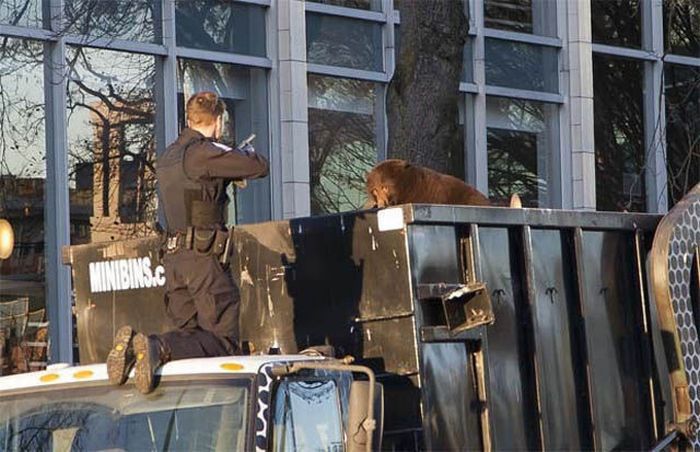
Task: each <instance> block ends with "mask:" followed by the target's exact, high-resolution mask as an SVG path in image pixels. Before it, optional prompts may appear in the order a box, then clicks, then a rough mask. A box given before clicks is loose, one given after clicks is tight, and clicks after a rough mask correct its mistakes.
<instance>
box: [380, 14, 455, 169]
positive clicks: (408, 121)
mask: <svg viewBox="0 0 700 452" xmlns="http://www.w3.org/2000/svg"><path fill="white" fill-rule="evenodd" d="M400 11H401V27H400V32H401V48H400V52H399V55H398V59H397V62H396V72H395V73H394V76H393V78H392V80H391V83H390V84H389V88H388V95H387V116H388V121H389V142H388V155H389V156H390V157H397V158H403V159H406V160H409V161H411V162H415V163H417V164H420V165H424V166H428V167H431V168H433V169H435V170H438V171H441V172H445V173H450V174H454V175H456V176H463V165H462V161H463V154H464V151H463V149H462V143H461V139H460V136H461V135H460V130H459V129H460V127H459V124H458V122H459V121H458V102H459V100H460V99H461V95H460V92H459V82H460V75H461V73H462V52H463V49H464V44H465V42H466V38H467V30H468V25H467V18H466V17H465V14H464V4H463V2H462V1H460V0H421V1H402V2H401V3H400Z"/></svg>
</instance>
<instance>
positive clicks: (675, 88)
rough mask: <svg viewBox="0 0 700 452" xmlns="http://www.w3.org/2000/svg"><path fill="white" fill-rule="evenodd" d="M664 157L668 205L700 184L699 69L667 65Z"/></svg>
mask: <svg viewBox="0 0 700 452" xmlns="http://www.w3.org/2000/svg"><path fill="white" fill-rule="evenodd" d="M664 71H665V74H664V77H665V81H666V91H665V93H666V146H667V148H666V156H667V159H668V162H667V168H668V196H669V203H670V205H673V204H674V203H676V202H678V201H680V199H681V198H683V195H685V194H686V193H687V192H688V191H689V190H690V189H691V188H693V186H694V185H695V184H697V183H698V182H700V68H696V67H688V66H675V65H670V64H667V65H665V68H664Z"/></svg>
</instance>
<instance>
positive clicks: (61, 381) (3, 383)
mask: <svg viewBox="0 0 700 452" xmlns="http://www.w3.org/2000/svg"><path fill="white" fill-rule="evenodd" d="M323 359H325V358H323V357H317V356H307V355H253V356H222V357H216V358H195V359H183V360H176V361H171V362H169V363H167V364H165V365H164V366H162V367H161V368H160V369H158V371H157V372H156V374H157V375H160V376H161V377H177V376H194V375H214V374H231V375H232V376H233V375H236V374H248V375H250V374H257V373H258V371H259V370H260V368H261V367H263V366H265V365H268V364H275V363H280V364H282V363H288V362H293V361H312V360H323ZM131 376H133V370H132V373H131V374H130V377H131ZM107 380H108V378H107V366H106V365H105V364H91V365H85V366H70V365H67V366H61V365H58V364H56V365H53V366H49V368H48V369H46V370H43V371H39V372H30V373H24V374H17V375H9V376H5V377H0V396H2V395H3V394H4V393H7V392H14V391H17V390H22V389H31V388H37V389H38V388H45V387H50V386H62V385H75V384H80V383H98V382H106V381H107Z"/></svg>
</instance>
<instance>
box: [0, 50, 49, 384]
mask: <svg viewBox="0 0 700 452" xmlns="http://www.w3.org/2000/svg"><path fill="white" fill-rule="evenodd" d="M42 53H43V45H42V44H41V43H39V42H35V41H29V40H23V39H13V38H5V39H3V40H1V41H0V130H1V131H2V134H1V135H0V218H4V219H6V220H7V221H9V222H10V224H11V225H12V228H13V229H14V233H15V247H14V250H13V252H12V255H11V256H10V258H9V259H6V260H2V261H0V301H9V300H14V299H17V298H23V297H29V309H31V310H34V309H38V308H41V307H43V306H44V300H45V295H44V278H45V276H44V275H45V273H44V272H45V267H44V239H45V237H44V194H45V182H46V148H45V137H44V115H45V113H44V71H43V67H42V60H43V55H42ZM25 314H26V312H25ZM0 317H1V316H0ZM4 326H5V325H0V327H4ZM5 364H7V363H5ZM1 374H2V368H1V367H0V375H1Z"/></svg>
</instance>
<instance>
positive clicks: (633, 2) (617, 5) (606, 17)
mask: <svg viewBox="0 0 700 452" xmlns="http://www.w3.org/2000/svg"><path fill="white" fill-rule="evenodd" d="M640 4H641V2H640V1H639V0H591V20H592V32H593V42H595V43H597V44H607V45H611V46H621V47H636V48H640V47H642V9H641V6H640Z"/></svg>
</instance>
